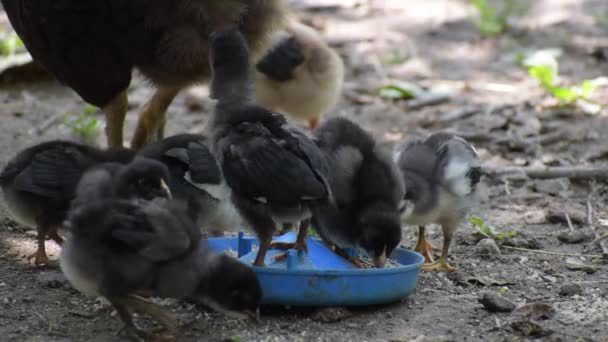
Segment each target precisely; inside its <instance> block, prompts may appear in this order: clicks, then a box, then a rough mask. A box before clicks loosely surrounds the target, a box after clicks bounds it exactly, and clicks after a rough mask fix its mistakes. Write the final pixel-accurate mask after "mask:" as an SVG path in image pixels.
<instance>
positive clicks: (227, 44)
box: [209, 30, 255, 104]
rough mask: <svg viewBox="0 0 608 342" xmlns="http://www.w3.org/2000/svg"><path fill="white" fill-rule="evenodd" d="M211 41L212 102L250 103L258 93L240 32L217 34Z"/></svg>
mask: <svg viewBox="0 0 608 342" xmlns="http://www.w3.org/2000/svg"><path fill="white" fill-rule="evenodd" d="M210 41H211V44H210V53H209V63H210V66H211V70H212V77H211V98H214V99H216V100H218V101H219V102H220V103H224V104H232V103H238V104H242V103H244V102H249V101H251V100H252V99H253V97H254V90H255V89H254V81H253V76H252V70H251V65H250V62H249V49H248V48H247V43H246V42H245V38H244V37H243V35H242V34H241V33H240V32H239V31H237V30H227V31H216V32H213V33H212V34H211V36H210Z"/></svg>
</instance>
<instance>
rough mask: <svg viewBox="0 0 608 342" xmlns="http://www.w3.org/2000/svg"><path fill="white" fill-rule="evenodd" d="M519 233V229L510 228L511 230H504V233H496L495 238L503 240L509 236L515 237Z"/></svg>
mask: <svg viewBox="0 0 608 342" xmlns="http://www.w3.org/2000/svg"><path fill="white" fill-rule="evenodd" d="M517 234H519V232H518V231H516V230H510V231H508V232H504V233H498V234H496V235H495V236H494V238H495V239H496V240H503V239H508V238H511V237H514V236H516V235H517Z"/></svg>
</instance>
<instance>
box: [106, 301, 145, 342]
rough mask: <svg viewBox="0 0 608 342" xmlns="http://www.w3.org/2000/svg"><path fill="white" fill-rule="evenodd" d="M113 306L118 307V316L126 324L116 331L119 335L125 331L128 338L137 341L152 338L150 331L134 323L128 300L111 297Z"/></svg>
mask: <svg viewBox="0 0 608 342" xmlns="http://www.w3.org/2000/svg"><path fill="white" fill-rule="evenodd" d="M108 300H109V301H110V303H111V304H112V306H113V307H114V308H115V309H116V312H117V313H118V316H119V317H120V319H121V320H122V322H123V324H124V326H123V327H122V328H121V329H120V330H119V331H118V332H117V333H116V334H117V335H119V334H122V333H125V334H126V335H127V337H128V338H130V339H131V340H133V341H137V342H144V341H146V340H149V339H151V338H152V336H151V334H150V333H149V332H146V331H143V330H140V329H139V328H137V327H136V326H135V324H134V323H133V319H132V316H131V311H130V310H129V307H128V305H127V303H126V302H127V300H125V299H117V298H112V299H109V298H108Z"/></svg>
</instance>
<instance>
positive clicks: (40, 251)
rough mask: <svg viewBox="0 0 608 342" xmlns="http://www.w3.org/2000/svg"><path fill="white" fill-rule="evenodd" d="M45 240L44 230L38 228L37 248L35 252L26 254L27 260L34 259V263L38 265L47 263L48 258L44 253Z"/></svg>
mask: <svg viewBox="0 0 608 342" xmlns="http://www.w3.org/2000/svg"><path fill="white" fill-rule="evenodd" d="M45 240H46V231H44V230H43V229H40V228H38V235H37V236H36V242H37V248H36V252H34V253H32V254H30V255H28V256H27V259H28V260H31V259H34V264H35V265H36V266H38V267H43V266H47V265H48V264H49V258H48V256H47V255H46V249H45V246H44V241H45Z"/></svg>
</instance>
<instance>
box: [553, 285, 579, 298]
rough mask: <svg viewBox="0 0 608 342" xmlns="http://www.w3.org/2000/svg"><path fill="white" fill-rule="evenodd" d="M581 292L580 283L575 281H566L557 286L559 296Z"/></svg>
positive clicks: (568, 295)
mask: <svg viewBox="0 0 608 342" xmlns="http://www.w3.org/2000/svg"><path fill="white" fill-rule="evenodd" d="M582 293H583V288H582V286H581V285H580V284H577V283H566V284H563V285H562V286H561V287H560V288H559V294H560V296H566V297H570V296H574V295H580V294H582Z"/></svg>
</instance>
